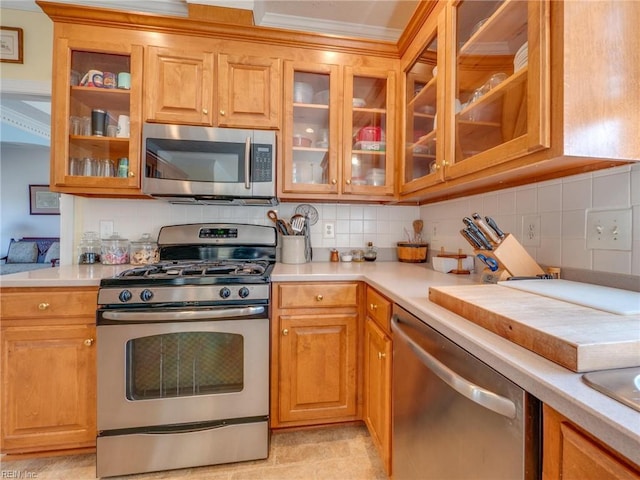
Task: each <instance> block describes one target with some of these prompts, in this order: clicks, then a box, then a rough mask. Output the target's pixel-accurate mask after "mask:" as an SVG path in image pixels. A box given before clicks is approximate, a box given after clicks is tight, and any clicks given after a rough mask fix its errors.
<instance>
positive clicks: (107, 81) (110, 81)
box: [102, 72, 118, 88]
mask: <svg viewBox="0 0 640 480" xmlns="http://www.w3.org/2000/svg"><path fill="white" fill-rule="evenodd" d="M117 83H118V81H117V79H116V74H115V73H113V72H104V73H103V74H102V86H103V87H104V88H116V86H117Z"/></svg>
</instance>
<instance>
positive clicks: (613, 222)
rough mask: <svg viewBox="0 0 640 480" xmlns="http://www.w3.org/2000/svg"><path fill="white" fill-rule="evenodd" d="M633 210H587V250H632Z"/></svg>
mask: <svg viewBox="0 0 640 480" xmlns="http://www.w3.org/2000/svg"><path fill="white" fill-rule="evenodd" d="M631 222H632V219H631V209H630V208H619V209H615V210H613V209H612V210H587V221H586V237H587V248H588V249H597V250H631Z"/></svg>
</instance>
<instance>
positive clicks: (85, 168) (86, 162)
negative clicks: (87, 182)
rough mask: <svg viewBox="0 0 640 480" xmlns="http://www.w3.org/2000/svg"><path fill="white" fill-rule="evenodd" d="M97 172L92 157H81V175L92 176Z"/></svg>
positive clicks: (95, 163)
mask: <svg viewBox="0 0 640 480" xmlns="http://www.w3.org/2000/svg"><path fill="white" fill-rule="evenodd" d="M97 173H98V166H97V162H96V160H95V159H94V158H91V157H85V158H83V159H82V175H83V176H85V177H93V176H95V175H96V174H97Z"/></svg>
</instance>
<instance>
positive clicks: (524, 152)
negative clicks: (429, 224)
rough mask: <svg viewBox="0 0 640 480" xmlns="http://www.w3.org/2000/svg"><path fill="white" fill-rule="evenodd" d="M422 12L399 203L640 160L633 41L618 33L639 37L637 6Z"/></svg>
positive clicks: (405, 63) (493, 5) (458, 6)
mask: <svg viewBox="0 0 640 480" xmlns="http://www.w3.org/2000/svg"><path fill="white" fill-rule="evenodd" d="M417 15H418V16H419V17H420V15H421V16H422V17H421V22H414V23H413V24H412V25H414V26H415V25H419V27H414V28H416V32H415V34H416V35H415V39H414V40H413V41H412V42H411V43H410V44H408V46H407V48H406V49H405V50H404V52H403V53H402V60H401V65H402V70H403V72H404V79H405V82H406V95H407V97H406V99H405V104H406V108H407V110H406V123H405V125H406V129H405V132H404V134H405V139H406V147H405V152H404V165H403V169H402V173H401V175H402V179H401V182H400V196H401V198H402V199H403V200H408V199H413V200H418V201H435V200H438V199H442V198H445V197H446V198H452V197H456V196H464V195H468V194H470V193H480V192H484V191H490V190H495V189H496V188H505V187H508V186H514V185H520V184H526V183H531V182H538V181H542V180H546V179H550V178H555V177H561V176H566V175H571V174H576V173H582V172H585V171H591V170H597V169H602V168H607V167H610V166H615V165H620V164H622V163H625V162H627V161H632V160H638V159H640V139H639V137H638V135H637V131H636V128H635V127H633V125H638V124H640V113H639V111H640V109H639V108H638V107H639V103H640V99H639V97H638V94H637V86H635V87H634V84H633V80H631V79H632V78H635V77H637V75H636V74H635V73H634V72H637V71H638V69H639V68H640V59H639V57H638V55H636V54H635V53H636V52H637V49H638V41H637V35H633V34H631V33H630V34H629V39H630V40H629V41H625V42H622V43H620V42H619V41H618V38H619V37H618V33H616V32H621V31H623V32H627V31H628V32H632V31H633V30H634V28H636V27H634V25H633V21H632V20H630V19H632V18H638V16H639V15H640V6H639V5H638V2H598V3H597V4H593V3H592V2H583V1H575V2H553V1H548V0H530V1H519V0H504V1H497V0H479V1H475V0H474V1H471V0H450V1H448V2H439V4H438V5H437V6H436V7H435V8H434V9H433V10H431V11H428V10H427V9H426V8H423V9H422V11H420V10H419V11H418V13H417ZM611 18H617V19H619V25H617V26H616V27H613V26H612V25H611V22H610V20H609V19H611ZM593 32H598V34H597V35H594V34H593ZM625 38H626V37H625ZM612 52H615V55H614V57H615V58H614V60H612V58H611V55H612ZM585 63H588V64H590V65H597V67H594V68H593V71H590V72H588V73H587V72H586V71H585V69H584V65H585ZM434 67H437V71H435V72H434ZM436 132H437V133H438V135H437V142H436Z"/></svg>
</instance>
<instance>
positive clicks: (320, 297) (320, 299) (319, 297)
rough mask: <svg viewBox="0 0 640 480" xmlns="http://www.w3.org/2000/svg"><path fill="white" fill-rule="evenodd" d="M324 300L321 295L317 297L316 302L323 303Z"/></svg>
mask: <svg viewBox="0 0 640 480" xmlns="http://www.w3.org/2000/svg"><path fill="white" fill-rule="evenodd" d="M322 299H324V297H323V296H322V295H321V294H318V295H316V300H317V301H318V302H321V301H322Z"/></svg>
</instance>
